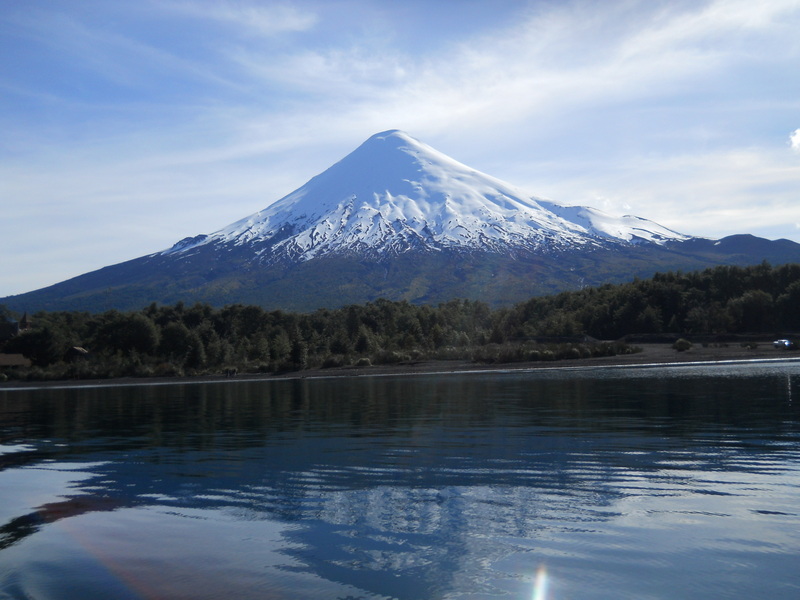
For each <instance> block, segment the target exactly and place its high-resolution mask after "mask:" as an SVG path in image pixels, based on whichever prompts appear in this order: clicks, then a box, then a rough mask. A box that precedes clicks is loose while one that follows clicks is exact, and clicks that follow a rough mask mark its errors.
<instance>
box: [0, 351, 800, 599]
mask: <svg viewBox="0 0 800 600" xmlns="http://www.w3.org/2000/svg"><path fill="white" fill-rule="evenodd" d="M0 598H1V599H5V598H19V599H37V600H49V599H59V600H64V599H80V600H92V599H103V600H107V599H109V598H113V599H115V600H132V599H148V600H149V599H187V600H188V599H230V598H237V599H250V598H253V599H255V598H258V599H340V600H356V599H387V598H396V599H400V600H436V599H448V600H449V599H452V600H455V599H481V600H484V599H508V600H515V599H524V600H544V599H545V598H547V599H549V600H565V599H581V600H584V599H614V600H619V599H626V598H630V599H634V598H635V599H637V600H642V599H667V598H669V599H672V598H676V599H678V598H680V599H686V598H714V599H725V598H747V599H752V598H769V599H771V600H778V599H792V600H796V599H797V598H800V363H797V362H790V361H785V362H770V363H743V364H738V365H727V366H726V365H716V366H680V367H677V366H676V367H656V368H653V367H628V368H577V369H575V368H573V369H562V370H557V369H553V370H546V369H545V370H533V371H509V372H494V373H462V374H438V375H415V376H382V377H378V376H374V377H370V376H364V377H354V378H320V379H296V380H272V381H244V380H240V381H235V380H233V381H226V382H220V383H206V384H172V385H149V386H145V385H132V386H109V387H85V388H71V389H36V390H5V391H0Z"/></svg>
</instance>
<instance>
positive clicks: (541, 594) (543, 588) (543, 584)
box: [532, 566, 547, 600]
mask: <svg viewBox="0 0 800 600" xmlns="http://www.w3.org/2000/svg"><path fill="white" fill-rule="evenodd" d="M532 600H547V569H545V568H544V566H541V567H539V570H538V571H536V579H535V580H534V582H533V597H532Z"/></svg>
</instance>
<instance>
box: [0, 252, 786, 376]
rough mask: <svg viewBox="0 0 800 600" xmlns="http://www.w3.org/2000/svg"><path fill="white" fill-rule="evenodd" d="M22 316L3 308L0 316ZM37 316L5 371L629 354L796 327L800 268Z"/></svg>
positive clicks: (201, 369)
mask: <svg viewBox="0 0 800 600" xmlns="http://www.w3.org/2000/svg"><path fill="white" fill-rule="evenodd" d="M14 318H19V315H12V314H10V313H9V312H8V311H6V310H3V309H2V308H1V307H0V324H2V323H6V324H8V323H11V322H12V321H13V319H14ZM29 319H30V323H31V327H30V328H29V329H28V330H26V331H23V332H21V333H19V334H18V335H15V336H12V337H10V338H9V339H7V340H6V341H4V342H0V344H2V345H1V346H0V352H3V353H6V354H22V355H24V356H25V357H27V358H29V359H30V360H31V362H32V363H33V365H32V366H31V367H28V368H22V369H20V368H14V369H10V368H9V369H6V370H4V371H0V377H2V378H3V379H5V378H9V377H10V378H30V379H46V378H59V379H61V378H89V377H120V376H169V375H182V374H186V375H193V374H204V373H219V372H221V371H223V370H227V369H237V370H238V371H240V372H242V371H245V372H263V373H273V372H280V371H297V370H303V369H308V368H333V367H341V366H349V365H354V366H369V365H375V364H388V363H400V362H406V361H416V360H436V359H438V360H448V359H461V360H473V361H480V362H513V361H521V360H526V361H535V360H553V359H557V358H582V357H589V356H597V355H608V354H615V353H620V352H630V351H632V347H631V346H629V345H627V344H626V343H624V342H623V341H620V340H622V338H624V336H626V335H631V334H640V335H641V334H650V335H659V334H661V335H663V336H664V339H668V338H669V336H668V335H667V334H669V335H671V336H673V337H677V336H683V337H689V338H691V337H692V336H701V335H705V336H708V335H710V334H715V335H718V336H725V335H732V334H744V333H750V334H752V333H762V334H770V335H778V334H781V335H785V334H786V332H789V331H800V265H797V264H791V265H782V266H779V267H772V266H770V265H769V264H766V263H762V264H761V265H758V266H754V267H730V266H724V267H717V268H714V269H708V270H705V271H702V272H696V273H681V272H677V273H672V272H670V273H663V274H657V275H655V276H654V277H653V278H651V279H647V280H634V281H632V282H630V283H627V284H622V285H604V286H601V287H596V288H586V289H583V290H579V291H573V292H564V293H561V294H557V295H554V296H547V297H539V298H532V299H530V300H528V301H527V302H523V303H521V304H518V305H515V306H513V307H509V308H502V309H497V310H491V309H490V308H489V307H488V306H487V305H486V304H483V303H481V302H476V301H469V300H453V301H451V302H447V303H444V304H439V305H438V306H435V307H434V306H417V305H412V304H409V303H407V302H392V301H388V300H377V301H375V302H371V303H368V304H366V305H353V306H347V307H344V308H340V309H336V310H326V309H321V310H317V311H315V312H313V313H308V314H298V313H289V312H284V311H279V310H278V311H265V310H264V309H262V308H260V307H258V306H244V305H230V306H225V307H224V308H214V307H211V306H209V305H206V304H195V305H193V306H185V305H184V304H182V303H178V304H176V305H174V306H159V305H156V304H151V305H150V306H148V307H146V308H144V309H142V310H140V311H135V312H118V311H113V310H112V311H107V312H104V313H100V314H92V313H88V312H50V313H45V312H39V313H35V314H33V315H31V316H30V317H29ZM597 340H606V341H604V342H600V341H597ZM609 340H617V341H609Z"/></svg>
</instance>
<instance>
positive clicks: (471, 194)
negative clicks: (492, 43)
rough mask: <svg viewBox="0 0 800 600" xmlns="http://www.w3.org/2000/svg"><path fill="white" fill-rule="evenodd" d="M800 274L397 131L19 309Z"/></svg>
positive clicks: (781, 250) (766, 249) (504, 300)
mask: <svg viewBox="0 0 800 600" xmlns="http://www.w3.org/2000/svg"><path fill="white" fill-rule="evenodd" d="M762 260H768V261H770V262H773V263H782V262H790V261H791V262H794V261H800V245H798V244H795V243H793V242H789V241H787V240H777V241H768V240H764V239H760V238H755V237H753V236H749V235H740V236H731V237H729V238H724V239H722V240H710V239H705V238H694V237H690V236H686V235H682V234H680V233H677V232H674V231H671V230H669V229H667V228H665V227H662V226H660V225H658V224H656V223H653V222H652V221H648V220H646V219H642V218H639V217H634V216H624V217H612V216H610V215H608V214H605V213H603V212H601V211H598V210H595V209H593V208H588V207H580V206H564V205H560V204H557V203H555V202H552V201H549V200H544V199H541V198H537V197H535V196H531V195H529V194H526V193H525V192H523V191H522V190H520V189H518V188H516V187H514V186H511V185H509V184H507V183H504V182H502V181H500V180H498V179H495V178H493V177H490V176H488V175H485V174H483V173H480V172H478V171H476V170H474V169H471V168H469V167H467V166H466V165H463V164H461V163H459V162H457V161H455V160H453V159H452V158H450V157H448V156H446V155H444V154H442V153H441V152H438V151H437V150H435V149H433V148H431V147H430V146H428V145H426V144H424V143H422V142H419V141H417V140H416V139H414V138H412V137H411V136H409V135H407V134H405V133H403V132H401V131H397V130H391V131H385V132H382V133H379V134H376V135H374V136H372V137H371V138H369V139H368V140H367V141H366V142H364V143H363V144H362V145H361V146H359V147H358V148H357V149H356V150H355V151H353V152H352V153H351V154H349V155H347V156H346V157H345V158H343V159H342V160H341V161H339V162H338V163H336V164H334V165H333V166H331V167H330V168H329V169H327V170H326V171H324V172H322V173H321V174H319V175H317V176H316V177H314V178H313V179H311V180H310V181H309V182H308V183H306V184H305V185H303V186H302V187H300V188H299V189H297V190H296V191H294V192H292V193H291V194H289V195H288V196H285V197H284V198H282V199H280V200H278V201H277V202H275V203H274V204H272V205H270V206H268V207H267V208H265V209H264V210H262V211H260V212H258V213H255V214H253V215H250V216H249V217H246V218H244V219H241V220H239V221H236V222H235V223H233V224H231V225H229V226H227V227H224V228H222V229H220V230H219V231H217V232H215V233H212V234H210V235H198V236H196V237H191V238H186V239H183V240H181V241H179V242H178V243H176V244H175V245H174V246H173V247H171V248H169V249H167V250H164V251H161V252H157V253H155V254H151V255H148V256H144V257H141V258H137V259H134V260H131V261H127V262H124V263H120V264H117V265H113V266H109V267H105V268H103V269H100V270H98V271H94V272H91V273H87V274H85V275H81V276H79V277H75V278H73V279H70V280H68V281H65V282H62V283H59V284H56V285H53V286H50V287H47V288H43V289H41V290H37V291H34V292H29V293H27V294H22V295H19V296H12V297H9V298H5V299H2V300H0V302H2V303H5V304H6V305H7V306H8V307H9V308H13V309H17V310H28V311H31V310H41V309H49V310H54V309H85V310H105V309H109V308H118V309H126V308H139V307H141V306H143V305H146V304H148V303H150V302H161V303H174V302H177V301H184V302H194V301H201V302H209V303H211V304H214V305H223V304H229V303H234V302H240V303H251V304H258V305H261V306H263V307H265V308H283V309H289V310H313V309H315V308H319V307H336V306H341V305H345V304H351V303H363V302H367V301H371V300H375V299H377V298H380V297H383V298H388V299H392V300H403V299H404V300H408V301H411V302H416V303H438V302H443V301H447V300H450V299H453V298H472V299H479V300H483V301H486V302H488V303H490V304H492V305H501V304H510V303H513V302H517V301H521V300H524V299H526V298H528V297H530V296H533V295H539V294H543V293H549V292H556V291H561V290H566V289H575V288H577V287H581V286H585V285H596V284H601V283H605V282H619V281H625V280H629V279H631V278H632V277H633V276H649V275H651V274H652V273H654V272H656V271H660V270H668V269H697V268H703V267H709V266H714V265H718V264H738V265H745V264H753V263H758V262H761V261H762Z"/></svg>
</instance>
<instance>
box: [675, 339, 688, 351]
mask: <svg viewBox="0 0 800 600" xmlns="http://www.w3.org/2000/svg"><path fill="white" fill-rule="evenodd" d="M672 347H673V348H674V349H675V350H677V351H678V352H686V351H687V350H689V349H691V347H692V342H690V341H689V340H687V339H684V338H680V339H679V340H676V341H675V343H674V344H672Z"/></svg>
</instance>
